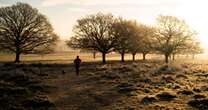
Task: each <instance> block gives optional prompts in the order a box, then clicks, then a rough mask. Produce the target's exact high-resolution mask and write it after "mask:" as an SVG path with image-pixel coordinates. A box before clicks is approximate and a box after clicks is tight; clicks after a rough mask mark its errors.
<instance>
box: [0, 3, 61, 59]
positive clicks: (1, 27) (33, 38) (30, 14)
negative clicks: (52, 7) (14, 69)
mask: <svg viewBox="0 0 208 110" xmlns="http://www.w3.org/2000/svg"><path fill="white" fill-rule="evenodd" d="M57 39H58V36H57V35H56V34H55V33H54V32H53V28H52V26H51V24H50V23H49V21H48V19H47V18H46V17H45V16H44V15H42V14H41V13H39V12H38V10H37V9H35V8H32V7H31V6H30V5H28V4H25V3H17V4H15V5H12V6H7V7H1V8H0V47H1V48H2V49H4V50H7V51H11V52H13V53H15V54H16V59H15V62H20V59H19V57H20V54H22V53H36V52H40V51H46V49H49V50H51V49H52V47H51V46H54V44H55V42H56V41H57Z"/></svg>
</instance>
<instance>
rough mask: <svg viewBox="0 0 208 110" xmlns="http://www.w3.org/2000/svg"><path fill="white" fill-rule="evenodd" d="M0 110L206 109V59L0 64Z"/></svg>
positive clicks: (207, 102)
mask: <svg viewBox="0 0 208 110" xmlns="http://www.w3.org/2000/svg"><path fill="white" fill-rule="evenodd" d="M0 66H1V67H0V73H1V74H0V79H1V81H0V93H1V98H0V106H1V109H2V110H7V109H18V110H24V109H26V110H47V109H48V110H56V109H57V110H198V109H199V110H207V109H208V98H207V93H208V87H207V83H208V68H207V66H208V65H207V64H205V63H190V62H188V63H171V64H169V65H166V64H164V63H162V62H161V61H136V62H130V61H129V62H125V63H121V62H119V61H115V62H113V61H112V62H110V63H107V64H101V63H98V62H88V63H83V64H82V65H81V70H80V71H81V72H80V76H76V75H75V73H74V66H73V64H40V63H36V64H34V63H30V64H12V63H1V65H0Z"/></svg>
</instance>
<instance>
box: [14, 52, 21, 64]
mask: <svg viewBox="0 0 208 110" xmlns="http://www.w3.org/2000/svg"><path fill="white" fill-rule="evenodd" d="M14 62H15V63H19V62H20V52H16V57H15V61H14Z"/></svg>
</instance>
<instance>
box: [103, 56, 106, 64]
mask: <svg viewBox="0 0 208 110" xmlns="http://www.w3.org/2000/svg"><path fill="white" fill-rule="evenodd" d="M105 56H106V53H102V57H103V63H104V64H105V63H106V60H105Z"/></svg>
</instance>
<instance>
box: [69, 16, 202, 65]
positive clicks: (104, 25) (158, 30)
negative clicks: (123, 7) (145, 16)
mask: <svg viewBox="0 0 208 110" xmlns="http://www.w3.org/2000/svg"><path fill="white" fill-rule="evenodd" d="M196 35H197V34H196V32H195V31H193V30H191V28H190V27H189V26H188V25H187V24H186V23H185V21H184V20H181V19H179V18H177V17H174V16H159V17H158V18H157V24H156V25H155V26H148V25H146V24H142V23H137V22H136V21H134V20H126V19H124V18H122V17H118V18H116V17H114V16H113V15H111V14H102V13H98V14H95V15H88V16H86V17H85V18H82V19H80V20H78V22H77V25H75V26H74V36H73V37H72V38H71V39H70V40H69V41H68V42H67V44H68V46H70V47H73V48H79V49H93V50H96V51H98V52H101V53H102V56H103V63H105V62H106V60H105V56H106V54H107V53H110V52H112V51H115V52H118V53H119V54H120V55H121V61H122V62H124V61H125V60H124V56H125V54H126V53H130V54H132V56H133V58H132V59H133V60H135V55H136V54H137V53H141V54H142V56H143V60H145V59H146V55H147V54H148V53H156V54H158V53H159V54H162V55H164V57H165V62H166V63H168V62H169V57H170V56H173V59H174V58H175V57H174V56H175V54H182V52H187V53H189V54H192V55H195V54H200V53H202V49H201V47H200V43H197V37H196Z"/></svg>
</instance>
